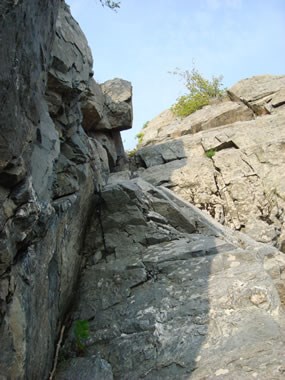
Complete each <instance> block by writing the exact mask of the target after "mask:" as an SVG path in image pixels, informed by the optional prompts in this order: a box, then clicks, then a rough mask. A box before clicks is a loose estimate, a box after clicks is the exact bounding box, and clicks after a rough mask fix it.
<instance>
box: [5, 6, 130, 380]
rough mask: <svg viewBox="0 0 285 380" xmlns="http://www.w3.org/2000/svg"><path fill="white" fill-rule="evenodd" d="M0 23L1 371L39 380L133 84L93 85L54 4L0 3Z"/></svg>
mask: <svg viewBox="0 0 285 380" xmlns="http://www.w3.org/2000/svg"><path fill="white" fill-rule="evenodd" d="M0 21H1V31H0V33H1V36H0V37H1V41H2V43H1V54H0V70H1V77H0V98H1V136H0V138H1V140H0V150H1V158H0V161H1V162H0V199H1V209H0V225H1V234H0V336H1V345H0V346H1V348H0V377H1V379H6V378H7V379H39V378H41V379H46V378H48V375H49V372H50V371H51V368H52V365H53V360H54V353H55V346H56V342H57V339H58V334H59V331H60V328H61V324H62V321H63V319H64V318H65V315H66V312H67V310H68V308H69V307H70V303H71V301H72V299H73V291H74V287H75V286H76V283H77V277H78V273H79V271H80V267H81V262H82V257H81V248H82V242H83V239H84V234H85V229H86V226H87V223H88V220H89V215H90V210H92V205H93V201H94V193H96V192H97V191H98V190H99V189H100V187H102V186H103V185H104V184H105V183H106V179H107V177H108V175H109V173H110V172H111V171H114V170H117V167H118V166H120V165H121V166H122V165H124V163H125V153H124V149H123V145H122V140H121V137H120V130H122V129H126V128H130V127H131V123H132V109H131V95H132V93H131V85H130V83H129V82H127V81H123V80H121V79H115V80H113V81H108V82H106V83H105V84H103V85H102V86H100V85H99V84H97V83H96V82H95V80H94V79H93V71H92V56H91V52H90V49H89V47H88V44H87V41H86V38H85V36H84V35H83V33H82V31H81V29H80V28H79V26H78V24H77V23H76V21H75V20H74V19H73V18H72V16H71V14H70V11H69V8H68V7H67V6H66V5H65V3H64V2H63V1H56V0H52V1H36V0H32V1H28V2H22V1H21V2H12V1H7V2H4V3H3V4H1V14H0ZM121 92H122V93H124V96H119V95H118V93H121Z"/></svg>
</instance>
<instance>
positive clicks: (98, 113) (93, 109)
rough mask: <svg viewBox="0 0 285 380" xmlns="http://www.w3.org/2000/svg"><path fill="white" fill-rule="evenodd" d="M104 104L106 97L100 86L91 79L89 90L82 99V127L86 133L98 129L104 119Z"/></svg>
mask: <svg viewBox="0 0 285 380" xmlns="http://www.w3.org/2000/svg"><path fill="white" fill-rule="evenodd" d="M104 102H105V97H104V95H103V92H102V90H101V87H100V85H99V84H98V83H96V82H95V80H94V79H93V78H92V79H90V81H89V86H88V89H87V91H85V93H84V95H83V97H82V99H81V110H82V115H83V120H82V125H83V128H84V130H85V131H86V132H88V131H90V130H95V129H96V126H97V124H98V122H99V121H100V120H101V119H102V117H103V111H104Z"/></svg>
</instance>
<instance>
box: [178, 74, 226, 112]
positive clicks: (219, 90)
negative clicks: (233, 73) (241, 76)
mask: <svg viewBox="0 0 285 380" xmlns="http://www.w3.org/2000/svg"><path fill="white" fill-rule="evenodd" d="M173 74H175V75H179V76H180V77H181V78H182V79H183V80H184V82H185V86H186V88H187V90H188V91H189V93H188V94H186V95H183V96H180V97H179V98H178V99H177V102H176V103H175V104H174V105H173V106H172V107H171V110H172V112H173V113H174V114H175V115H177V116H181V117H186V116H188V115H190V114H191V113H193V112H195V111H197V110H199V109H201V108H202V107H204V106H205V105H207V104H209V103H210V100H211V99H213V98H218V97H221V96H223V94H224V91H225V90H224V88H223V84H222V80H223V77H222V76H218V77H215V76H213V77H212V80H208V79H206V78H204V77H203V76H202V75H201V74H200V73H199V71H198V70H197V69H196V68H195V67H193V69H192V70H191V71H188V70H186V71H181V70H179V69H177V70H176V71H174V72H173Z"/></svg>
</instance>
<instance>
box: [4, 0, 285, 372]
mask: <svg viewBox="0 0 285 380" xmlns="http://www.w3.org/2000/svg"><path fill="white" fill-rule="evenodd" d="M0 22H1V25H0V33H1V34H0V39H1V41H2V42H3V43H2V44H1V49H2V51H1V54H0V71H1V76H0V99H1V106H2V108H1V118H0V120H1V131H0V152H1V156H0V202H1V208H0V225H1V233H0V336H1V345H0V346H1V347H0V378H1V379H39V378H40V379H47V378H49V375H50V372H51V370H52V368H53V365H54V362H56V360H55V358H58V359H59V360H58V363H57V364H58V365H57V371H56V374H55V376H53V377H55V378H57V379H68V380H72V379H74V380H75V379H76V380H80V379H82V380H83V379H84V380H88V379H90V380H91V379H94V378H98V379H106V380H111V379H113V378H115V379H139V378H145V379H161V378H164V379H189V378H190V377H191V379H197V380H198V379H216V378H217V379H218V378H223V379H243V380H244V379H252V378H259V379H269V378H272V377H274V378H276V379H282V378H284V341H285V336H284V324H285V320H284V302H285V286H284V278H285V257H284V254H283V253H282V252H281V251H284V200H285V198H284V183H285V182H284V173H283V172H284V170H283V166H284V162H285V156H284V140H285V136H284V130H285V129H284V104H285V101H284V88H285V85H284V77H271V76H264V77H256V78H251V79H249V80H245V81H241V82H240V83H238V84H237V85H236V86H234V87H233V88H232V89H230V91H229V95H228V98H227V99H225V100H224V101H223V102H222V103H218V104H215V105H212V106H209V107H205V108H203V109H202V110H200V111H198V112H196V113H195V114H193V115H191V116H190V117H188V118H186V119H184V120H179V119H176V118H175V117H173V115H172V114H171V113H170V111H166V112H164V113H163V114H161V115H160V116H159V117H158V118H157V119H155V120H154V121H152V122H151V123H149V125H148V127H147V128H146V129H145V130H144V133H145V134H144V138H143V147H141V149H140V150H139V151H138V152H137V154H136V156H135V158H134V160H133V162H132V163H131V165H130V167H131V168H132V170H127V169H128V163H127V161H126V157H125V153H124V148H123V145H122V141H121V136H120V131H121V130H124V129H127V128H130V127H131V124H132V106H131V97H132V88H131V85H130V83H129V82H127V81H125V80H122V79H113V80H110V81H107V82H105V83H103V84H101V85H99V84H98V83H96V81H95V80H94V79H93V72H92V56H91V52H90V49H89V47H88V44H87V41H86V38H85V36H84V35H83V33H82V31H81V30H80V28H79V26H78V24H77V23H76V22H75V20H74V19H73V18H72V16H71V15H70V11H69V8H68V7H67V6H66V5H65V3H64V2H63V1H59V0H58V1H57V0H52V1H51V0H49V1H46V0H41V1H38V0H31V1H28V2H27V1H26V2H24V1H5V2H3V4H1V5H0ZM209 151H211V152H212V153H211V155H209V154H208V153H207V152H209ZM205 152H206V153H207V155H205ZM162 185H163V186H162ZM187 201H190V202H191V204H190V203H188V202H187ZM195 205H196V206H198V208H197V207H195ZM199 208H200V209H202V210H203V211H201V210H199ZM213 217H214V218H213ZM215 219H216V220H215ZM219 222H220V223H219ZM227 226H229V227H231V228H228V227H227ZM241 231H242V232H246V233H247V234H248V235H250V236H251V237H249V236H248V235H246V234H243V233H242V232H241ZM256 240H257V241H256ZM264 243H267V244H264ZM274 245H275V247H274ZM278 249H280V250H281V251H278ZM80 324H81V325H80ZM82 325H83V326H85V327H84V328H83V332H82V331H81V332H80V328H79V329H78V326H79V327H80V326H81V327H82ZM76 327H77V328H76ZM63 329H65V334H64V336H63V337H62V336H61V338H63V339H62V340H61V339H59V336H60V335H61V334H60V332H62V331H63ZM78 330H79V331H78ZM59 346H61V351H60V353H59V352H56V347H59Z"/></svg>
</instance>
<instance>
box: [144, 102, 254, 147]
mask: <svg viewBox="0 0 285 380" xmlns="http://www.w3.org/2000/svg"><path fill="white" fill-rule="evenodd" d="M253 118H254V114H253V112H252V111H251V109H249V108H248V107H247V106H245V105H244V104H240V103H236V102H231V101H226V102H220V103H218V104H214V105H209V106H206V107H203V108H202V109H201V110H199V111H196V112H194V113H193V114H191V115H190V116H188V117H186V118H183V119H181V118H177V117H175V116H174V115H173V114H172V112H171V111H170V110H167V111H164V112H163V113H161V114H160V115H158V116H157V117H156V118H155V119H154V120H151V121H150V122H149V123H148V124H147V126H146V127H145V128H144V129H143V131H142V133H143V139H142V143H141V144H140V146H145V145H149V144H150V143H155V144H157V143H158V142H162V141H163V142H165V141H167V140H173V139H175V138H177V137H180V136H183V135H188V134H193V133H197V132H199V131H204V130H208V129H212V128H216V127H219V126H221V125H225V124H231V123H235V122H236V121H246V120H251V119H253Z"/></svg>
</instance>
